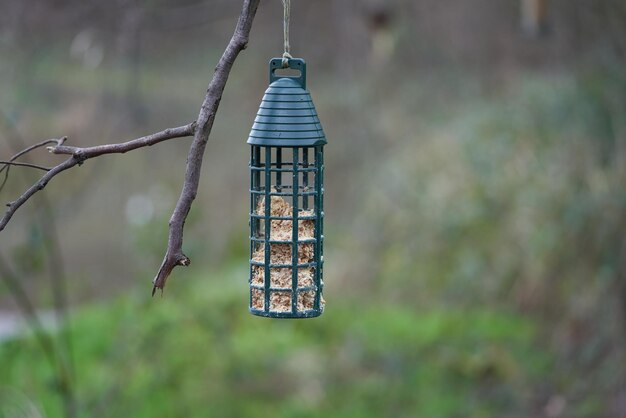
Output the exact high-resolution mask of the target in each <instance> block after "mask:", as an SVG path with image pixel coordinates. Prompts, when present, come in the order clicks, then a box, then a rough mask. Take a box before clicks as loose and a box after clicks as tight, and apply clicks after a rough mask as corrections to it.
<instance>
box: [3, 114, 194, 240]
mask: <svg viewBox="0 0 626 418" xmlns="http://www.w3.org/2000/svg"><path fill="white" fill-rule="evenodd" d="M195 130H196V122H192V123H190V124H188V125H185V126H179V127H177V128H170V129H166V130H164V131H161V132H157V133H154V134H152V135H148V136H144V137H141V138H137V139H133V140H132V141H128V142H123V143H120V144H109V145H96V146H94V147H86V148H79V147H68V146H65V145H62V144H63V142H64V141H65V139H63V138H62V139H61V140H48V141H56V143H57V144H58V145H53V146H51V147H48V151H50V152H51V153H53V154H65V155H71V157H70V158H68V159H67V160H65V161H63V162H62V163H61V164H59V165H57V166H55V167H52V168H51V169H50V170H49V171H48V172H47V173H46V174H44V175H43V177H41V178H40V179H39V181H37V182H36V183H35V184H33V185H32V186H31V187H30V188H29V189H28V190H26V191H25V192H24V193H23V194H22V195H21V196H20V197H18V198H17V199H16V200H15V201H13V202H10V203H8V204H7V210H6V212H5V213H4V216H3V217H2V219H0V231H2V230H3V229H4V228H5V227H6V225H7V224H8V223H9V221H10V220H11V218H12V217H13V215H14V214H15V212H16V211H17V210H18V209H19V208H20V207H21V206H22V205H23V204H24V203H26V201H28V199H30V198H31V197H32V196H33V195H34V194H35V193H37V192H38V191H40V190H42V189H43V188H44V187H46V185H47V184H48V182H49V181H50V180H52V179H53V178H54V177H55V176H56V175H57V174H59V173H62V172H63V171H65V170H67V169H70V168H72V167H74V166H76V165H81V164H82V163H83V162H85V161H86V160H88V159H90V158H95V157H99V156H101V155H105V154H123V153H126V152H128V151H132V150H135V149H137V148H143V147H149V146H152V145H155V144H158V143H159V142H163V141H167V140H168V139H174V138H182V137H186V136H191V135H193V134H194V132H195ZM50 143H54V142H46V141H43V142H40V143H39V144H37V146H35V145H33V146H31V147H29V148H30V150H32V149H35V148H38V147H41V146H43V145H48V144H50ZM26 152H28V151H26V150H24V151H20V153H18V154H19V155H24V154H25V153H26Z"/></svg>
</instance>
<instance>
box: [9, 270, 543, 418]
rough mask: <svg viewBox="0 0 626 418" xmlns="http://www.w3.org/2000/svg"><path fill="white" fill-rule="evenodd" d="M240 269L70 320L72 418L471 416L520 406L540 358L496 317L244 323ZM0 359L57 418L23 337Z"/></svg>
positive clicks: (383, 309)
mask: <svg viewBox="0 0 626 418" xmlns="http://www.w3.org/2000/svg"><path fill="white" fill-rule="evenodd" d="M245 275H246V271H245V270H241V269H236V270H225V271H218V272H215V273H213V274H210V275H209V277H207V278H206V279H205V278H202V279H201V278H198V279H197V280H195V284H193V285H190V286H187V287H184V286H182V284H181V283H177V288H178V290H177V291H176V292H177V293H178V294H170V295H168V296H169V297H167V298H164V299H161V300H148V299H147V297H146V295H145V293H144V292H141V294H140V296H139V294H134V295H128V296H125V297H121V298H119V299H118V300H116V301H113V302H110V303H107V304H106V305H101V306H97V307H90V308H86V309H83V310H81V311H80V312H79V313H77V315H75V318H76V319H75V321H74V324H73V326H72V332H73V335H74V352H75V362H76V364H77V371H78V378H77V379H78V380H77V382H76V383H77V384H78V388H79V397H80V399H81V403H82V405H81V406H82V409H83V411H84V413H85V416H106V417H119V416H132V417H137V418H140V417H159V416H163V417H165V416H193V417H241V416H246V417H296V416H297V417H314V416H329V417H364V416H372V417H379V416H428V417H434V418H436V417H447V416H461V415H462V416H468V417H484V416H492V415H493V414H496V413H497V412H498V411H502V410H505V409H507V408H509V407H510V405H511V403H513V404H515V403H521V402H522V401H523V394H524V393H525V392H526V391H527V390H528V385H529V384H531V382H533V381H534V380H535V379H537V378H538V377H539V375H540V374H541V373H540V372H541V369H542V367H544V366H545V365H546V364H548V363H547V362H548V357H547V356H546V354H545V353H542V352H541V351H540V350H537V349H536V348H535V346H534V344H533V339H534V334H535V333H534V329H533V326H532V325H531V323H530V322H529V321H527V320H524V319H521V318H519V317H516V316H515V315H512V314H507V313H504V312H492V311H488V310H468V311H460V310H451V311H450V310H444V309H437V310H429V311H420V310H418V309H416V308H415V307H413V306H410V305H406V304H396V303H393V302H391V301H384V300H377V301H376V302H375V303H368V304H367V306H363V304H361V303H360V302H359V301H356V300H340V299H336V300H331V303H330V305H329V309H328V311H327V312H326V313H325V314H324V315H323V316H322V317H321V318H319V319H316V320H306V321H272V320H267V319H262V318H257V317H253V316H251V315H249V314H248V313H247V311H246V293H247V288H246V287H245V285H243V284H244V283H245V280H244V279H243V278H244V277H245ZM183 299H184V300H187V301H189V302H188V303H186V304H181V303H179V302H180V300H183ZM0 358H2V360H3V364H4V366H3V367H2V368H0V380H1V381H2V382H4V383H5V384H9V385H10V386H11V387H13V388H19V389H20V390H21V391H22V392H23V393H24V394H25V395H27V396H28V397H29V398H30V399H34V400H36V402H37V403H39V405H41V407H42V408H43V410H44V411H45V414H46V416H48V417H55V416H61V413H60V411H59V409H58V400H57V399H56V398H55V396H54V394H55V393H54V390H53V386H52V385H53V380H52V373H51V371H50V368H49V367H48V365H47V364H46V362H45V358H44V356H43V355H42V353H41V351H40V349H39V347H38V346H37V345H36V344H35V341H34V340H31V339H26V340H21V339H20V340H14V341H10V342H8V343H6V344H3V345H2V346H0Z"/></svg>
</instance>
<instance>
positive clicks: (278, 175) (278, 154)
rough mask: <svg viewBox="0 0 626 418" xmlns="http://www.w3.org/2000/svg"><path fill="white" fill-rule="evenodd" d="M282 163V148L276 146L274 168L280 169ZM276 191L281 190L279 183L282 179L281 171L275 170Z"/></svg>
mask: <svg viewBox="0 0 626 418" xmlns="http://www.w3.org/2000/svg"><path fill="white" fill-rule="evenodd" d="M282 164H283V149H282V148H280V147H278V148H276V168H277V169H279V170H280V168H281V167H282ZM275 173H276V191H277V192H280V191H281V185H282V180H283V173H282V171H276V172H275Z"/></svg>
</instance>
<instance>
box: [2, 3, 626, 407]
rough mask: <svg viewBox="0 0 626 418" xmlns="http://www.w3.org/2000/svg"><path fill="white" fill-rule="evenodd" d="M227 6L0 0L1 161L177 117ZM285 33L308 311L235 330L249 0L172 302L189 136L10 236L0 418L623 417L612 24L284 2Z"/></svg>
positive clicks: (271, 10) (18, 173)
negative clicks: (305, 224)
mask: <svg viewBox="0 0 626 418" xmlns="http://www.w3.org/2000/svg"><path fill="white" fill-rule="evenodd" d="M240 3H241V2H239V1H233V0H228V1H227V0H184V1H180V0H179V1H174V0H114V1H110V2H101V1H94V0H87V1H85V0H30V1H28V2H25V1H22V0H0V9H1V13H0V92H1V93H0V156H1V157H0V159H3V160H6V159H8V158H9V157H10V156H11V155H13V154H14V153H15V152H16V151H17V150H19V149H22V148H24V147H26V146H27V145H29V144H32V143H35V142H37V141H40V140H43V139H46V138H52V137H60V136H63V135H67V136H68V137H69V143H70V144H72V145H80V146H87V145H95V144H103V143H110V142H120V141H124V140H128V139H132V138H135V137H137V136H141V135H143V134H147V133H151V132H155V131H159V130H162V129H165V128H167V127H171V126H178V125H182V124H185V123H188V122H190V121H192V120H194V119H195V118H196V116H197V114H198V110H199V105H200V104H201V102H202V99H203V97H204V94H205V90H206V86H207V84H208V81H209V79H210V77H211V76H212V73H213V68H214V66H215V64H216V63H217V60H218V58H219V56H220V55H221V53H222V51H223V49H224V47H225V45H226V43H227V42H228V39H229V38H230V36H231V34H232V31H233V29H234V26H235V23H236V19H237V17H238V15H239V12H240V8H241V4H240ZM291 32H292V39H291V43H292V52H293V54H294V55H295V56H299V57H303V58H305V59H306V60H307V63H308V66H309V77H308V87H309V89H310V91H311V93H312V95H313V98H314V101H315V103H316V106H317V110H318V113H319V115H320V119H321V121H322V123H323V125H324V128H325V131H326V134H327V137H328V140H329V144H328V146H327V147H326V199H325V202H326V208H325V209H326V211H325V212H326V228H325V232H326V240H325V243H326V251H325V255H326V263H325V266H326V272H325V281H326V288H325V298H326V300H327V308H326V312H325V313H324V315H323V316H322V317H320V318H319V319H314V320H302V321H288V320H282V321H281V320H268V319H263V318H258V317H253V316H251V315H250V314H248V312H247V303H248V287H247V280H248V241H247V234H248V223H247V222H248V219H247V211H248V207H249V204H248V199H249V197H248V192H247V187H248V181H249V176H248V168H247V164H248V158H249V150H248V146H247V145H246V139H247V135H248V133H249V129H250V127H251V124H252V121H253V119H254V115H255V113H256V110H257V108H258V105H259V103H260V99H261V97H262V94H263V92H264V90H265V88H266V86H267V82H268V80H267V79H268V76H267V62H268V60H269V59H270V58H271V57H275V56H280V54H281V53H282V4H281V2H280V1H279V0H264V1H262V2H261V6H260V8H259V11H258V14H257V18H256V20H255V22H254V26H253V30H252V34H251V41H250V44H249V47H248V49H247V50H246V51H245V52H244V53H243V54H242V55H241V56H240V57H239V59H238V60H237V62H236V64H235V67H234V69H233V71H232V73H231V76H230V81H229V83H228V85H227V87H226V91H225V94H224V97H223V100H222V103H221V107H220V110H219V113H218V116H217V119H216V122H215V126H214V129H213V133H212V135H211V139H210V143H209V146H208V149H207V154H206V158H205V164H204V168H203V174H202V181H201V186H200V190H199V194H198V198H197V200H196V202H195V204H194V207H193V209H192V212H191V215H190V218H189V220H188V222H187V225H186V231H185V245H184V248H185V252H186V253H187V254H188V255H189V256H190V257H191V259H192V260H193V262H192V265H191V266H190V267H188V268H186V269H182V268H181V269H177V270H175V272H174V274H173V276H172V278H171V279H170V281H169V282H168V287H167V289H166V291H165V294H164V296H163V298H161V297H155V298H154V299H152V298H151V297H150V291H151V289H152V286H151V280H152V278H153V277H154V274H155V272H156V270H157V269H158V266H159V265H160V262H161V259H162V256H163V252H164V250H165V245H166V237H167V221H168V218H169V216H170V214H171V212H172V210H173V207H174V204H175V202H176V199H177V197H178V194H179V192H180V187H181V185H182V181H183V175H184V169H185V159H186V156H187V152H188V147H189V144H190V139H177V140H172V141H168V142H166V143H163V144H160V145H158V146H155V147H151V148H147V149H142V150H139V151H134V152H132V153H129V154H125V155H114V156H105V157H101V158H98V159H95V160H90V161H88V162H87V163H86V164H84V165H83V166H81V167H77V168H74V169H72V170H70V171H69V172H65V173H64V174H62V175H60V176H58V177H56V178H55V179H54V180H53V182H52V183H51V184H50V185H49V186H48V187H47V188H46V189H45V191H43V192H42V193H40V194H38V195H36V196H35V197H34V198H33V199H32V200H31V201H30V202H28V203H27V205H26V206H25V207H24V208H23V209H21V210H20V211H19V212H18V213H17V214H16V216H15V218H14V219H13V221H12V222H11V223H10V224H9V226H8V227H7V229H6V230H5V231H3V232H2V233H0V276H1V277H2V282H1V283H0V417H2V418H5V417H6V418H15V417H69V418H73V417H136V418H139V417H317V416H324V417H342V418H346V417H425V418H437V417H450V418H453V417H459V418H460V417H468V418H469V417H476V418H479V417H480V418H488V417H511V418H517V417H519V418H522V417H538V418H539V417H546V418H554V417H568V418H572V417H573V418H576V417H590V418H591V417H593V418H600V417H602V418H604V417H606V418H619V417H626V3H624V1H623V0H595V1H588V0H508V1H492V0H450V1H445V2H442V1H437V0H386V1H383V0H368V1H357V0H317V1H298V0H293V2H292V28H291ZM25 161H30V162H36V163H40V164H44V165H52V164H54V163H58V162H60V161H61V160H60V159H59V157H55V156H50V155H48V154H47V153H46V152H45V150H41V151H38V152H37V153H33V154H32V155H30V156H29V160H25ZM38 175H39V173H37V172H34V171H33V170H29V169H25V168H19V167H14V168H12V169H11V171H10V176H9V179H8V182H7V184H6V186H5V187H4V189H3V190H2V192H0V200H2V202H3V203H4V202H8V201H11V200H13V199H14V198H15V197H16V196H18V195H19V194H21V192H22V191H23V190H25V188H26V187H27V186H28V185H29V184H31V183H32V182H33V181H35V180H36V179H37V176H38Z"/></svg>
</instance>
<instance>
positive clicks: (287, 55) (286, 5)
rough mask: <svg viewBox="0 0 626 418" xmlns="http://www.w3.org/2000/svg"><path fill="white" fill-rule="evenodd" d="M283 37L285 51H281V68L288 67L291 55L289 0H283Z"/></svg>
mask: <svg viewBox="0 0 626 418" xmlns="http://www.w3.org/2000/svg"><path fill="white" fill-rule="evenodd" d="M283 10H284V15H283V37H284V39H285V52H283V68H287V67H289V60H290V59H292V58H293V57H292V56H291V54H290V51H291V46H290V45H289V21H290V19H291V0H283Z"/></svg>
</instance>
